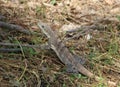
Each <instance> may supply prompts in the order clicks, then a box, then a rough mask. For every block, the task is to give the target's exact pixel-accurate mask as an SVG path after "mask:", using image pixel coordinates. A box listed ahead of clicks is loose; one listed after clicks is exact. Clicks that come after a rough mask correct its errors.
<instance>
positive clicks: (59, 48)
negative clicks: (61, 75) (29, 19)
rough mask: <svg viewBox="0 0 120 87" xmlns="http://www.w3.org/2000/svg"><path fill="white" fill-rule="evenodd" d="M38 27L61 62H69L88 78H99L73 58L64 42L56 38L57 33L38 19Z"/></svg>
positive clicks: (66, 63)
mask: <svg viewBox="0 0 120 87" xmlns="http://www.w3.org/2000/svg"><path fill="white" fill-rule="evenodd" d="M38 27H39V28H40V29H41V31H42V33H44V34H45V35H46V36H47V38H48V44H49V46H50V48H51V49H52V50H53V51H54V52H55V53H56V54H57V56H58V58H59V59H60V61H61V62H63V63H64V64H65V65H66V66H67V65H69V64H71V65H72V67H73V68H75V69H76V70H77V71H78V72H79V73H81V74H83V75H85V76H87V77H89V78H94V79H95V80H96V81H98V80H99V79H100V78H99V77H98V76H96V75H94V74H93V73H92V72H90V71H89V70H87V69H86V68H85V67H84V66H83V65H82V64H81V63H80V62H78V61H77V60H75V58H74V56H73V55H72V53H71V52H70V51H69V50H68V48H67V47H66V46H65V44H64V43H62V41H61V40H60V39H59V38H58V35H57V34H55V32H54V31H53V30H52V29H51V27H50V26H48V25H47V24H46V23H43V22H42V21H39V22H38Z"/></svg>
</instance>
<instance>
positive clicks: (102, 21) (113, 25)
mask: <svg viewBox="0 0 120 87" xmlns="http://www.w3.org/2000/svg"><path fill="white" fill-rule="evenodd" d="M0 15H3V16H5V18H6V19H5V20H4V21H5V22H6V23H10V24H15V25H19V26H22V27H23V28H24V29H26V30H30V31H31V32H35V33H34V34H32V35H28V34H24V33H23V32H18V31H15V30H9V29H2V28H0V42H2V43H3V42H4V43H14V44H18V45H19V46H14V47H13V48H15V49H16V48H20V49H21V51H22V52H21V53H14V52H12V53H8V52H1V53H0V87H120V1H119V0H0ZM39 20H41V21H43V22H45V23H48V25H49V26H50V27H51V28H52V29H53V30H54V32H55V33H56V34H58V35H59V36H60V38H61V40H62V41H63V42H64V44H65V45H66V46H67V47H68V49H69V50H70V51H71V52H72V53H76V54H78V55H79V56H82V57H85V59H86V63H85V67H86V68H87V69H88V70H89V71H91V72H92V73H94V74H95V75H98V76H99V77H101V80H100V81H98V82H97V81H95V80H94V79H91V78H88V77H86V76H84V75H82V74H72V73H67V72H66V70H65V66H64V64H63V63H62V62H60V60H59V59H58V57H57V56H56V54H55V53H54V51H52V50H50V49H47V50H45V49H40V48H29V47H22V44H29V45H40V44H43V43H45V42H46V41H47V38H46V37H45V36H44V34H43V33H42V32H41V31H40V29H39V28H38V26H37V23H38V21H39ZM92 25H95V26H96V27H94V28H89V26H92ZM81 26H83V28H82V29H81V30H79V31H77V32H68V33H67V31H70V30H74V29H75V28H79V27H81ZM85 27H87V28H85ZM101 27H102V28H101ZM0 47H1V48H11V47H10V46H7V47H6V46H1V45H0ZM108 83H109V84H108Z"/></svg>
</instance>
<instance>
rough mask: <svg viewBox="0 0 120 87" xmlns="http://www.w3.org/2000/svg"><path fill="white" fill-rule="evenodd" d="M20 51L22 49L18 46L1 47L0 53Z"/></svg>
mask: <svg viewBox="0 0 120 87" xmlns="http://www.w3.org/2000/svg"><path fill="white" fill-rule="evenodd" d="M12 52H13V53H20V52H21V49H20V48H16V49H5V48H0V53H12Z"/></svg>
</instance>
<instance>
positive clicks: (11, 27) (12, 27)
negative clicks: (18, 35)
mask: <svg viewBox="0 0 120 87" xmlns="http://www.w3.org/2000/svg"><path fill="white" fill-rule="evenodd" d="M0 27H1V28H5V29H9V30H17V31H19V32H22V33H25V34H29V35H30V34H31V32H30V31H29V30H26V29H24V28H23V27H21V26H19V25H14V24H9V23H6V22H2V21H0Z"/></svg>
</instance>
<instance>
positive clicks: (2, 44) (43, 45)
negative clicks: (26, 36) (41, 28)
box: [0, 42, 50, 49]
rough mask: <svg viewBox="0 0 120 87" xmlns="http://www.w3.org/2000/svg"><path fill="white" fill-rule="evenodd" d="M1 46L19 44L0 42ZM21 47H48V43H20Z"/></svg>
mask: <svg viewBox="0 0 120 87" xmlns="http://www.w3.org/2000/svg"><path fill="white" fill-rule="evenodd" d="M0 45H1V46H13V47H14V46H20V45H19V44H13V43H2V42H0ZM21 46H22V47H31V48H39V49H50V47H49V45H48V44H41V45H29V44H21Z"/></svg>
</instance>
